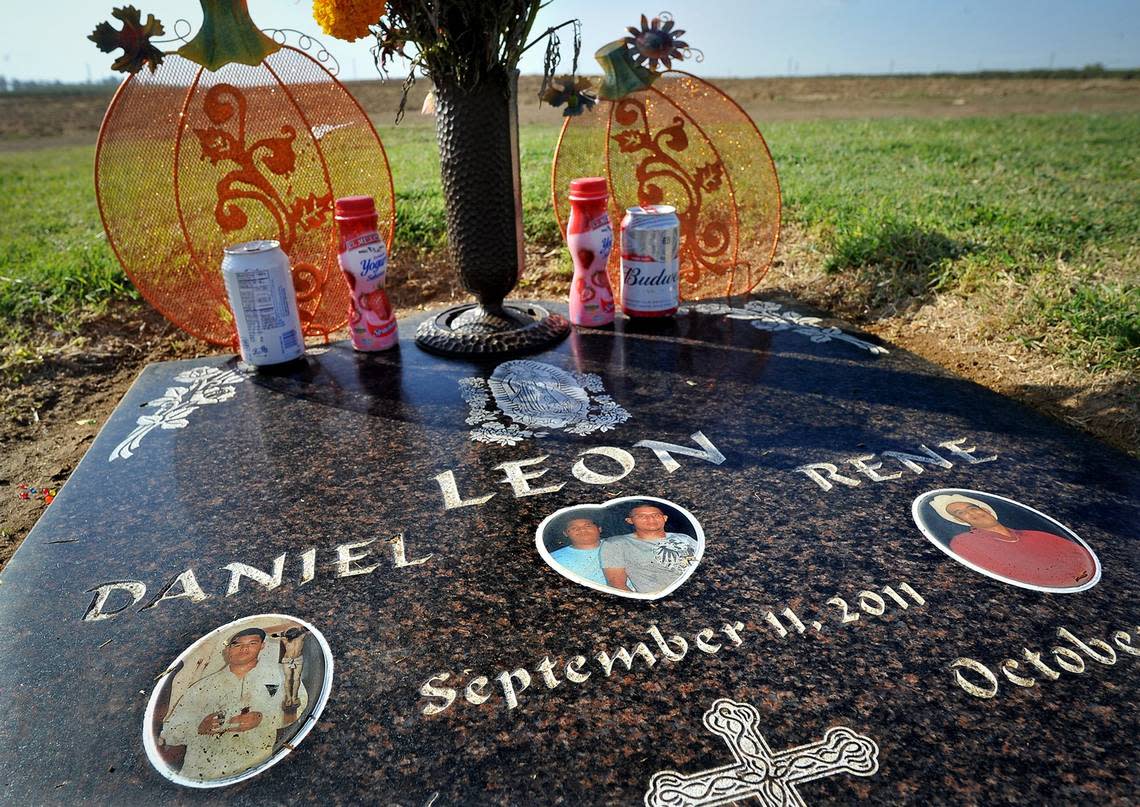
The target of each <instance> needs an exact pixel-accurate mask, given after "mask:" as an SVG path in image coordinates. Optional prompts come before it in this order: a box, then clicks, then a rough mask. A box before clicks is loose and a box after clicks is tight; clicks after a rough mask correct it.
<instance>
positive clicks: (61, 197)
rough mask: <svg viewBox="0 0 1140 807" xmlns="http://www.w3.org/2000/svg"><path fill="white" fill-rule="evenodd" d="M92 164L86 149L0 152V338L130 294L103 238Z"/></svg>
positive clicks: (130, 291) (123, 276)
mask: <svg viewBox="0 0 1140 807" xmlns="http://www.w3.org/2000/svg"><path fill="white" fill-rule="evenodd" d="M93 161H94V149H93V148H91V147H71V148H56V149H44V150H27V151H16V152H3V151H0V321H2V322H3V323H5V325H6V326H7V328H3V329H0V334H3V333H4V331H6V330H7V329H8V328H11V327H13V326H14V325H16V324H17V323H23V322H26V321H27V320H29V319H31V318H33V317H37V316H42V315H51V314H66V313H68V312H70V311H72V310H73V309H75V308H77V307H80V306H90V305H97V304H100V303H103V302H105V301H106V300H108V299H111V298H114V297H123V296H131V295H134V294H135V292H134V289H133V287H132V286H131V284H130V281H128V280H127V277H126V275H125V274H124V273H123V270H122V269H121V268H120V266H119V264H118V262H117V261H116V260H115V256H114V255H113V254H112V252H111V250H110V249H109V248H108V246H107V240H106V237H105V236H104V234H103V225H102V223H101V222H100V221H99V211H98V208H97V207H96V205H95V190H94V185H93V182H92V170H93V169H92V166H93Z"/></svg>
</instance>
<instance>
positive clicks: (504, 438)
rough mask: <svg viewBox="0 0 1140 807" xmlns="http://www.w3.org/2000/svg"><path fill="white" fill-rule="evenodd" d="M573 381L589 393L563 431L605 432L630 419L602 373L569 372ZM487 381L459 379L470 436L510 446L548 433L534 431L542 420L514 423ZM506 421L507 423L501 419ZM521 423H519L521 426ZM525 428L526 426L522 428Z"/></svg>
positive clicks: (540, 424)
mask: <svg viewBox="0 0 1140 807" xmlns="http://www.w3.org/2000/svg"><path fill="white" fill-rule="evenodd" d="M570 375H571V376H572V377H573V380H574V382H576V383H577V384H578V385H579V386H581V388H582V389H583V390H584V391H585V392H586V393H587V394H588V396H589V399H590V401H589V405H588V407H587V408H586V411H585V412H584V413H582V414H580V415H578V416H577V417H576V418H575V419H574V420H573V421H570V422H567V423H564V424H562V425H559V427H558V428H559V430H561V431H562V432H563V433H565V434H574V435H586V434H593V433H594V432H598V431H602V432H606V431H609V430H610V429H613V428H614V427H615V426H617V425H619V424H621V423H625V422H626V421H627V420H629V419H630V414H629V412H627V411H626V410H625V409H623V408H622V407H621V406H620V405H619V404H618V403H617V401H615V400H614V399H613V398H611V397H610V396H609V395H606V394H604V393H605V385H604V383H603V382H602V379H601V376H598V375H596V374H594V373H571V374H570ZM489 387H490V384H489V382H488V381H487V380H486V379H484V378H479V377H474V378H463V379H460V380H459V394H460V396H461V397H462V398H463V400H464V401H465V402H466V403H467V406H468V416H467V419H466V423H467V425H469V426H474V427H475V428H473V429H471V432H470V435H471V439H472V440H474V441H476V442H480V443H493V444H496V445H504V446H513V445H516V444H518V443H519V442H520V441H522V440H526V439H529V438H532V437H546V436H547V434H549V432H546V431H537V430H535V428H534V427H535V426H544V425H549V424H548V423H543V422H541V421H535V422H528V421H527V420H525V419H524V420H521V421H519V422H516V421H515V420H514V419H513V418H512V417H511V416H510V415H508V414H506V412H504V411H501V410H500V409H499V407H498V405H497V404H496V403H495V402H493V401H492V396H491V394H490V390H489ZM504 421H508V422H504ZM520 423H521V425H520ZM524 427H527V428H524Z"/></svg>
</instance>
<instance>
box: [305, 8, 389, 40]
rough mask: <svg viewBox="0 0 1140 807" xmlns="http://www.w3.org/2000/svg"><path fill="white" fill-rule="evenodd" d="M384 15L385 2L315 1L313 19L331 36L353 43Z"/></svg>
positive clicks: (366, 34)
mask: <svg viewBox="0 0 1140 807" xmlns="http://www.w3.org/2000/svg"><path fill="white" fill-rule="evenodd" d="M383 14H384V0H313V19H315V20H316V21H317V24H318V25H320V26H321V29H322V30H323V31H324V32H325V33H326V34H328V35H330V36H335V37H336V38H337V39H343V40H345V41H346V42H352V41H354V40H356V39H360V38H361V37H364V36H368V26H369V25H374V24H375V23H376V21H377V20H379V19H380V17H381V16H382V15H383Z"/></svg>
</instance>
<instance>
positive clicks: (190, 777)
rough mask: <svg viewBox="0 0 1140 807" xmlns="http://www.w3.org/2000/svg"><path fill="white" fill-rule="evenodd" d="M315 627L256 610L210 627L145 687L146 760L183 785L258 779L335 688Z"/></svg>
mask: <svg viewBox="0 0 1140 807" xmlns="http://www.w3.org/2000/svg"><path fill="white" fill-rule="evenodd" d="M332 672H333V660H332V653H331V652H330V651H329V646H328V643H327V642H326V641H325V638H324V636H322V635H321V633H320V631H318V630H317V629H316V628H314V627H313V626H312V625H310V624H308V623H307V622H304V621H303V620H300V619H297V618H295V617H289V616H284V615H281V614H260V615H258V616H250V617H245V618H243V619H239V620H237V621H236V622H231V623H229V624H228V625H223V626H222V627H220V628H218V629H216V630H214V631H211V632H210V633H209V634H207V635H206V636H203V637H202V638H201V639H199V640H198V641H196V642H195V643H194V644H192V645H191V646H190V647H188V648H187V649H186V650H184V651H183V652H182V654H181V655H180V656H179V657H178V658H177V659H176V660H175V662H174V663H173V664H171V665H170V666H169V668H168V669H167V671H166V672H165V673H164V674H163V676H162V678H161V680H160V681H159V682H158V684H157V685H156V686H155V688H154V692H153V693H151V698H150V702H149V704H148V705H147V711H146V719H145V721H144V725H143V743H144V745H145V747H146V752H147V757H148V758H149V759H150V761H151V764H153V765H154V767H155V768H156V769H157V770H158V772H159V773H161V774H162V775H163V776H165V777H166V778H167V779H170V780H171V781H172V782H176V783H177V784H180V785H186V786H187V787H221V786H224V785H231V784H234V783H235V782H240V781H242V780H244V779H248V778H250V777H251V776H255V775H257V774H258V773H260V772H261V771H263V770H265V769H266V768H268V767H269V766H270V765H273V764H274V763H276V762H278V761H279V760H281V759H282V758H283V757H284V756H285V755H286V754H288V753H289V751H290V750H292V749H293V748H295V747H296V746H297V744H298V743H300V742H301V740H302V739H303V738H304V737H305V735H306V734H308V732H309V730H310V729H311V728H312V727H313V726H314V725H315V724H316V719H317V716H318V715H319V714H320V712H321V710H322V709H324V705H325V702H326V701H327V700H328V695H329V691H330V689H331V687H332Z"/></svg>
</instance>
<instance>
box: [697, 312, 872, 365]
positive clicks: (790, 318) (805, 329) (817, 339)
mask: <svg viewBox="0 0 1140 807" xmlns="http://www.w3.org/2000/svg"><path fill="white" fill-rule="evenodd" d="M689 312H694V313H697V314H708V315H713V316H724V317H727V318H728V319H739V320H744V321H746V322H747V323H748V324H749V325H751V326H752V327H753V328H755V329H756V330H758V331H769V332H776V331H791V332H793V333H797V334H799V335H800V336H804V337H807V339H808V340H810V341H811V342H813V343H815V344H820V343H823V342H830V341H832V340H835V341H839V342H846V343H848V344H849V345H854V346H855V347H858V348H860V349H862V350H866V351H867V352H868V353H871V354H872V355H884V354H886V353H888V352H889V351H888V350H887V349H886V348H885V347H882V346H881V345H876V344H872V343H871V342H867V341H865V340H863V339H860V338H858V337H856V336H852V335H851V334H849V333H845V332H844V331H842V330H841V329H839V328H836V327H834V326H824V325H821V324H820V321H821V320H820V318H819V317H812V316H808V315H807V314H800V313H798V312H796V311H786V310H783V307H782V306H781V305H780V304H779V303H773V302H771V301H768V300H753V301H751V302H748V303H745V304H744V307H743V308H733V307H732V306H730V305H726V304H724V303H696V304H694V305H690V306H685V307H682V308H679V309H677V313H678V314H680V315H685V314H688V313H689Z"/></svg>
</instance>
